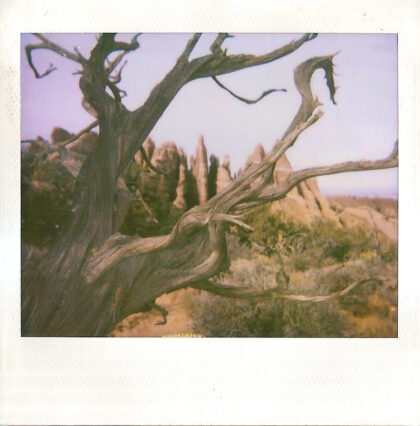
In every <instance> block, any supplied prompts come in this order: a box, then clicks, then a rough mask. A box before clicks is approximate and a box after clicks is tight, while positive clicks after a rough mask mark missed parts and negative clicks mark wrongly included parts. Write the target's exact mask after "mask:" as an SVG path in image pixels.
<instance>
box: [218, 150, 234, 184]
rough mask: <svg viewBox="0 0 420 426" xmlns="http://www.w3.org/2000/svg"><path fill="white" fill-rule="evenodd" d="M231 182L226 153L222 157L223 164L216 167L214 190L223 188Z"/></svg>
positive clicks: (228, 160)
mask: <svg viewBox="0 0 420 426" xmlns="http://www.w3.org/2000/svg"><path fill="white" fill-rule="evenodd" d="M231 182H232V176H231V174H230V159H229V156H228V155H225V157H224V158H223V164H222V165H219V166H218V168H217V179H216V192H220V191H222V190H223V189H225V188H226V187H227V186H228V185H229V184H230V183H231Z"/></svg>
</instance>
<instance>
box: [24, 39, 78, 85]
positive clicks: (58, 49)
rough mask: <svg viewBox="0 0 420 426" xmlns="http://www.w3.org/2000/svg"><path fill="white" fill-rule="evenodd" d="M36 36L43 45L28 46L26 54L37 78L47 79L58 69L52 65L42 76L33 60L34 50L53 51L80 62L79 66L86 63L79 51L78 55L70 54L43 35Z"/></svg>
mask: <svg viewBox="0 0 420 426" xmlns="http://www.w3.org/2000/svg"><path fill="white" fill-rule="evenodd" d="M34 36H36V37H38V38H39V39H40V40H41V41H42V43H40V44H28V45H27V46H26V47H25V53H26V59H27V60H28V64H29V66H30V67H31V69H32V71H33V72H34V74H35V77H36V78H42V77H46V76H47V75H48V74H50V73H51V72H53V71H55V70H56V69H57V68H55V67H54V65H53V64H50V65H49V68H48V69H47V70H46V71H44V72H43V73H41V74H40V73H39V72H38V70H37V69H36V67H35V65H34V63H33V60H32V51H33V50H37V49H47V50H51V51H53V52H55V53H57V54H59V55H60V56H63V57H64V58H67V59H71V60H73V61H75V62H78V63H79V64H83V63H84V62H85V59H84V58H83V56H82V55H80V52H78V51H77V53H76V54H74V53H72V52H69V51H68V50H66V49H64V48H63V47H61V46H59V45H58V44H56V43H53V42H52V41H50V40H48V39H47V38H46V37H45V36H43V35H42V34H38V33H34Z"/></svg>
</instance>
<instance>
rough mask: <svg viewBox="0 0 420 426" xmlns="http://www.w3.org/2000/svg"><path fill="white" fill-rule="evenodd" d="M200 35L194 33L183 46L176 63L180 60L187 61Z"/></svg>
mask: <svg viewBox="0 0 420 426" xmlns="http://www.w3.org/2000/svg"><path fill="white" fill-rule="evenodd" d="M200 37H201V33H195V34H194V35H193V36H192V37H191V39H190V40H189V41H188V43H187V45H186V46H185V49H184V51H183V52H182V54H181V56H180V57H179V59H178V61H180V60H188V58H189V56H190V55H191V52H192V51H193V50H194V47H195V46H196V44H197V43H198V40H200Z"/></svg>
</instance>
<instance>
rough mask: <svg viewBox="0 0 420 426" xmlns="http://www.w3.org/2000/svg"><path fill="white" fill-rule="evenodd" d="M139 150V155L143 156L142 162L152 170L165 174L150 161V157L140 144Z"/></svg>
mask: <svg viewBox="0 0 420 426" xmlns="http://www.w3.org/2000/svg"><path fill="white" fill-rule="evenodd" d="M140 152H141V157H142V158H143V160H144V162H145V163H146V164H147V166H148V167H149V168H150V169H151V170H153V171H154V172H156V173H158V174H160V175H165V176H167V173H165V172H164V171H163V170H159V169H158V168H156V167H155V166H154V165H153V164H152V162H151V161H150V158H149V157H148V155H147V153H146V151H145V149H144V148H143V145H140Z"/></svg>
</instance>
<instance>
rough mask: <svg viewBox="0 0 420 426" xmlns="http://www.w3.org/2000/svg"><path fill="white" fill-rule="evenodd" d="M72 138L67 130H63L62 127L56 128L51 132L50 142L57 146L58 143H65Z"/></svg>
mask: <svg viewBox="0 0 420 426" xmlns="http://www.w3.org/2000/svg"><path fill="white" fill-rule="evenodd" d="M71 137H72V134H71V133H69V132H68V131H67V130H64V129H62V128H61V127H54V128H53V129H52V131H51V135H50V141H51V143H52V144H55V143H58V142H64V141H66V140H67V139H70V138H71Z"/></svg>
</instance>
